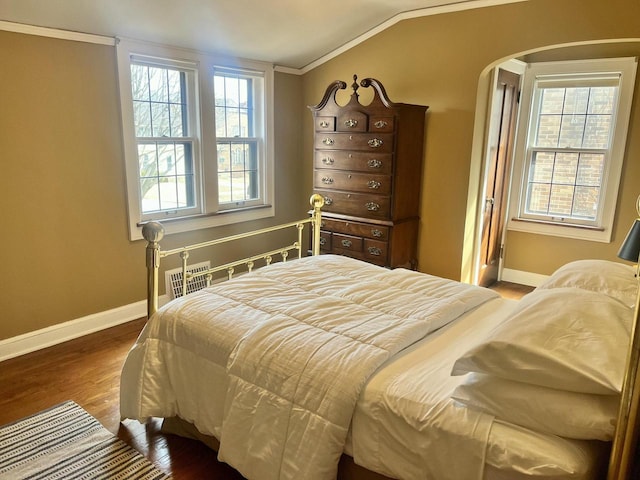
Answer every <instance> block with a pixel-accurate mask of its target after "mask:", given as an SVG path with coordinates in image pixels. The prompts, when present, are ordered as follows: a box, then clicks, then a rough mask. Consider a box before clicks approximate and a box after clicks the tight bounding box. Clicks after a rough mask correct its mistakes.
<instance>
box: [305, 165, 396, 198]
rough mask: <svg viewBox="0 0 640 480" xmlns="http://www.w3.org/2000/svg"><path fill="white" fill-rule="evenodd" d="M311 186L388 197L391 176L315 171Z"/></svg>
mask: <svg viewBox="0 0 640 480" xmlns="http://www.w3.org/2000/svg"><path fill="white" fill-rule="evenodd" d="M313 186H314V187H315V188H330V189H336V190H348V191H350V192H363V193H375V194H380V195H390V194H391V176H390V175H375V174H368V173H350V172H345V171H340V170H316V172H315V173H314V183H313Z"/></svg>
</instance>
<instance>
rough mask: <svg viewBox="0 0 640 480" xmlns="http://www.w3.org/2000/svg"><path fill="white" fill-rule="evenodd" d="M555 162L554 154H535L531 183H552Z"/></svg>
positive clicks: (532, 161) (532, 163)
mask: <svg viewBox="0 0 640 480" xmlns="http://www.w3.org/2000/svg"><path fill="white" fill-rule="evenodd" d="M554 160H555V154H554V153H548V152H535V153H534V154H533V159H532V160H531V169H530V172H529V174H530V181H532V182H544V183H551V179H552V178H553V165H554Z"/></svg>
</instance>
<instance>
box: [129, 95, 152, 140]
mask: <svg viewBox="0 0 640 480" xmlns="http://www.w3.org/2000/svg"><path fill="white" fill-rule="evenodd" d="M133 124H134V127H135V130H136V137H150V136H151V104H150V103H149V102H140V101H134V102H133Z"/></svg>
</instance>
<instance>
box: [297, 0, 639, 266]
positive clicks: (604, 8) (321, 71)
mask: <svg viewBox="0 0 640 480" xmlns="http://www.w3.org/2000/svg"><path fill="white" fill-rule="evenodd" d="M638 18H640V3H639V2H637V0H613V1H609V2H602V1H600V0H562V1H557V0H530V1H526V2H519V3H512V4H508V5H501V6H494V7H488V8H482V9H477V10H469V11H461V12H454V13H446V14H440V15H433V16H428V17H422V18H415V19H409V20H404V21H402V22H400V23H397V24H396V25H394V26H392V27H391V28H389V29H387V30H384V31H382V32H381V33H379V34H377V35H375V36H373V37H372V38H370V39H368V40H367V41H366V42H364V43H361V44H359V45H358V46H356V47H354V48H352V49H351V50H349V51H347V52H345V53H343V54H341V55H339V56H338V57H336V58H333V59H332V60H330V61H328V62H326V63H324V64H322V65H320V66H318V67H317V68H314V69H313V70H311V71H310V72H308V73H307V74H305V76H304V101H305V104H307V105H312V104H316V103H318V102H319V101H320V99H321V98H322V93H323V92H324V90H325V88H326V86H327V85H328V84H329V83H330V82H332V81H334V80H336V79H341V80H345V81H347V83H348V84H350V83H351V77H352V75H353V74H354V73H355V74H358V76H359V77H360V78H364V77H369V76H370V77H374V78H377V79H378V80H380V81H381V82H382V83H383V84H384V85H385V87H386V90H387V93H388V94H389V96H390V98H391V100H393V101H395V102H405V103H418V104H423V105H429V110H428V112H427V126H426V142H427V144H426V150H425V164H424V172H423V182H422V187H423V191H422V200H421V228H420V240H419V243H420V246H419V269H420V270H421V271H424V272H428V273H432V274H435V275H439V276H444V277H448V278H454V279H460V278H461V270H462V268H463V265H462V262H463V260H462V252H463V245H464V243H465V241H471V240H472V239H470V238H465V221H466V215H467V192H468V187H469V172H470V169H471V167H472V164H471V158H472V144H473V142H474V140H473V133H474V117H475V111H476V101H477V93H478V83H479V79H480V76H481V74H482V72H483V70H484V69H485V67H487V66H488V65H490V64H492V63H494V62H497V61H499V60H501V59H503V60H506V59H508V58H510V57H513V56H515V55H519V54H521V53H522V52H527V51H531V50H534V49H542V48H546V47H548V46H551V45H558V44H565V43H571V42H584V41H594V40H603V39H621V38H622V39H624V38H626V39H635V40H634V42H632V43H633V48H634V49H635V51H636V52H637V53H635V55H638V54H640V51H639V50H638V48H637V47H638V45H639V44H638V41H639V40H640V22H638ZM627 51H628V50H627ZM594 52H595V51H594ZM587 53H589V50H587ZM639 90H640V89H636V94H635V99H636V100H634V104H636V105H637V103H638V102H637V99H638V97H639V95H640V91H639ZM347 96H348V95H347V94H345V96H344V99H345V101H346V98H347ZM338 98H339V99H340V97H338ZM361 98H364V92H363V95H362V97H361ZM304 122H305V128H304V135H305V137H304V155H305V157H304V158H305V163H306V165H307V166H308V170H309V172H308V173H307V174H306V176H305V178H307V179H309V188H311V152H312V150H313V147H312V130H313V126H312V123H311V115H310V114H309V113H308V112H307V114H306V115H305V116H304ZM638 125H639V120H638V108H637V107H635V106H634V110H633V112H632V124H631V128H630V131H629V132H630V136H629V142H628V145H627V160H626V161H625V167H624V180H623V184H622V186H621V189H620V202H619V205H620V207H619V209H618V213H617V214H616V215H617V218H616V232H615V236H614V244H596V243H593V242H577V241H572V240H566V239H558V238H555V237H544V236H540V235H523V234H515V233H514V234H510V235H509V239H508V244H507V247H506V248H507V252H508V256H507V258H506V267H507V268H512V269H521V270H524V271H528V272H533V273H539V274H543V275H546V274H550V273H551V272H552V271H553V269H555V267H556V266H558V265H561V264H563V263H566V262H567V261H570V260H573V259H575V258H613V257H615V252H616V251H617V247H618V244H619V242H621V241H622V239H623V238H624V235H625V234H626V230H627V228H628V225H629V224H630V222H631V221H632V219H633V217H634V208H633V206H634V204H635V198H636V196H637V195H638V194H639V193H640V189H639V188H638V187H637V185H638V181H639V180H640V170H639V169H638V167H636V165H637V162H636V161H635V159H636V158H637V156H638V155H639V154H640V131H639V130H638V129H639V127H638ZM474 161H476V160H474Z"/></svg>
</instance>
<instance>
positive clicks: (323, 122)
mask: <svg viewBox="0 0 640 480" xmlns="http://www.w3.org/2000/svg"><path fill="white" fill-rule="evenodd" d="M320 126H321V127H322V128H327V127H328V126H329V122H327V121H326V120H322V121H321V122H320Z"/></svg>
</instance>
